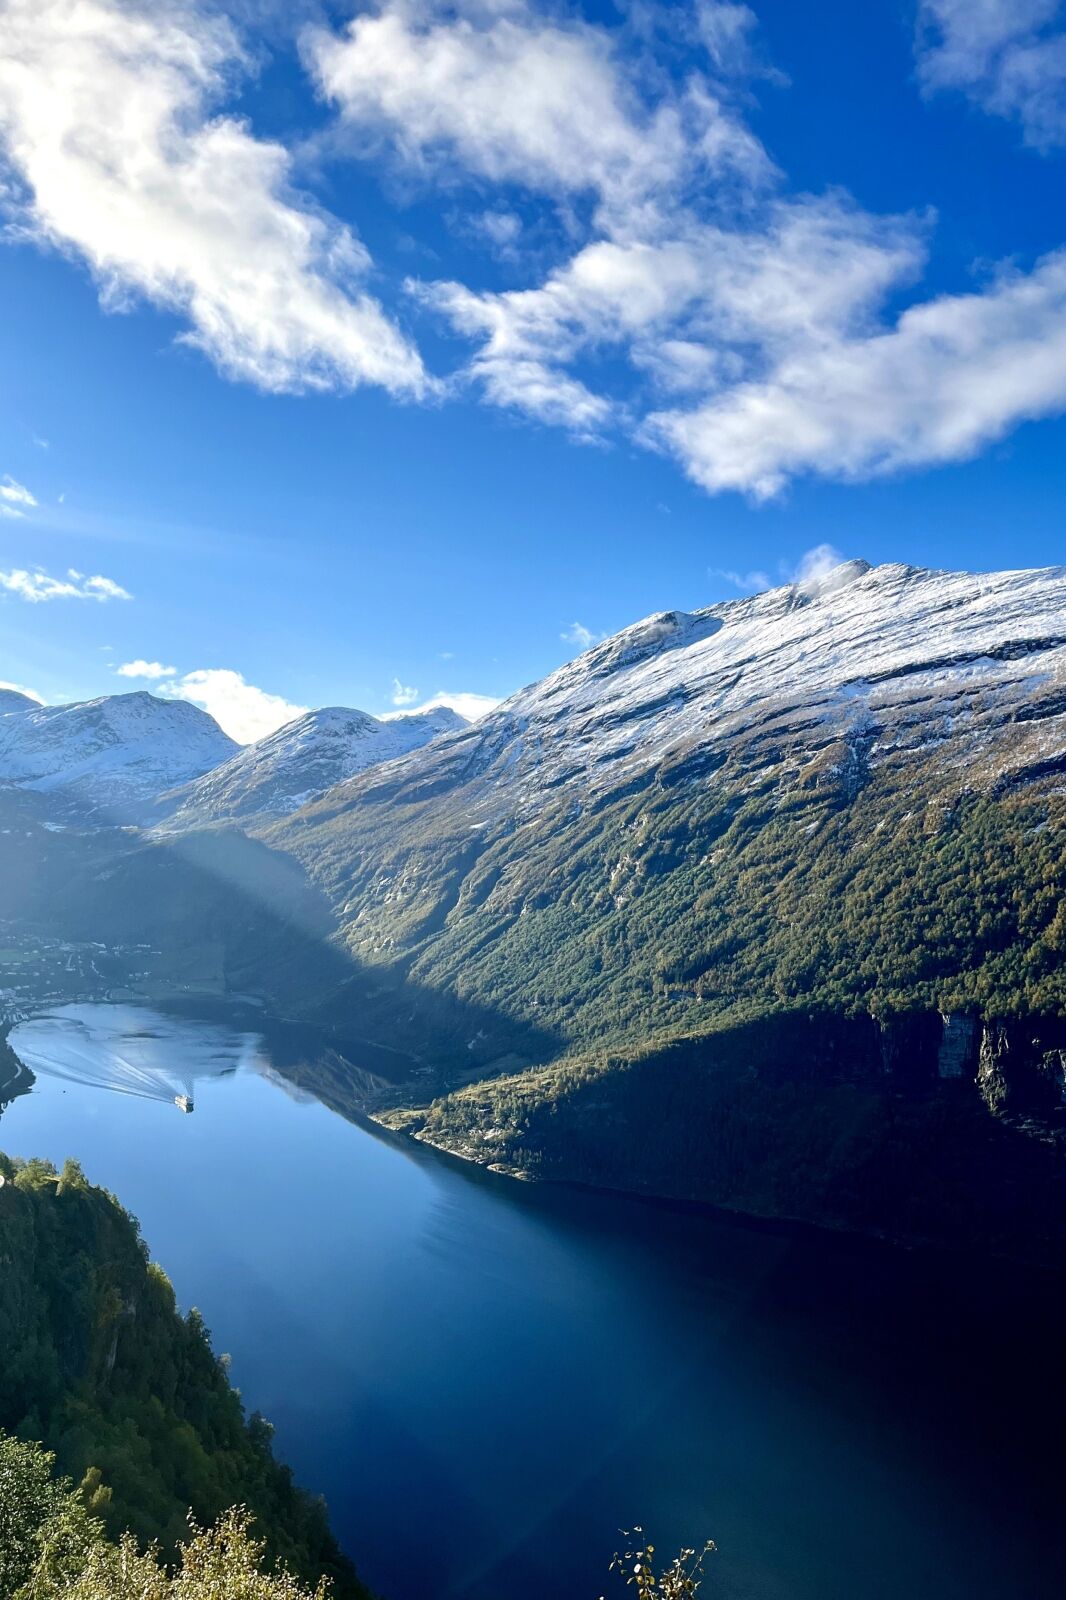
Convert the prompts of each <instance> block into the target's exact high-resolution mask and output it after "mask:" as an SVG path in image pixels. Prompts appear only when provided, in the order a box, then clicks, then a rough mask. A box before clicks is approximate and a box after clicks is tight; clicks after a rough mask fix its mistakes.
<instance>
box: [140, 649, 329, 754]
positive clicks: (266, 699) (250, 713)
mask: <svg viewBox="0 0 1066 1600" xmlns="http://www.w3.org/2000/svg"><path fill="white" fill-rule="evenodd" d="M156 692H157V693H158V694H160V695H162V696H163V697H164V698H165V699H168V700H190V701H192V703H193V705H197V706H200V707H202V709H203V710H204V711H206V712H208V713H209V715H210V716H212V717H214V719H215V721H216V722H217V723H218V725H219V727H220V728H222V729H223V731H224V732H226V733H228V734H229V736H230V738H231V739H236V740H237V742H238V744H251V743H252V742H253V741H254V740H256V739H263V738H265V737H266V735H267V734H268V733H273V732H274V731H275V730H276V729H278V728H281V727H284V726H285V724H286V723H287V722H293V721H295V719H296V718H297V717H302V716H304V715H305V713H306V712H307V710H308V709H309V708H308V707H307V706H298V705H294V704H293V703H292V702H291V701H289V700H286V699H285V698H284V697H283V696H282V695H280V694H270V693H269V692H268V691H267V690H265V689H258V688H256V686H255V684H253V683H246V682H245V680H244V677H243V676H242V674H241V673H239V672H234V671H233V670H232V669H231V668H228V667H203V668H198V669H197V670H196V671H195V672H186V673H185V674H184V676H183V677H181V678H178V679H177V680H176V681H174V682H167V683H161V684H160V686H159V688H158V690H157V691H156Z"/></svg>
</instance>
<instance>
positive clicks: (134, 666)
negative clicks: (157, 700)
mask: <svg viewBox="0 0 1066 1600" xmlns="http://www.w3.org/2000/svg"><path fill="white" fill-rule="evenodd" d="M115 671H116V673H117V674H118V676H119V677H120V678H149V679H155V678H176V677H177V675H178V669H177V667H165V666H164V665H163V663H162V662H161V661H145V660H144V659H143V658H141V657H138V658H137V660H136V661H124V662H123V663H122V665H121V666H120V667H116V668H115Z"/></svg>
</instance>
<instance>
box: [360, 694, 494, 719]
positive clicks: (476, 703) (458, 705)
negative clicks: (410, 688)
mask: <svg viewBox="0 0 1066 1600" xmlns="http://www.w3.org/2000/svg"><path fill="white" fill-rule="evenodd" d="M499 704H500V701H499V699H498V698H497V697H495V696H493V695H491V694H473V693H462V692H460V693H458V694H452V693H451V692H450V691H449V690H447V689H438V690H437V693H436V694H435V695H434V696H433V698H432V699H431V700H423V702H422V704H421V705H417V706H411V708H410V710H405V711H390V712H387V713H386V715H385V716H384V718H383V719H382V720H383V721H385V722H388V721H390V720H391V719H392V718H393V717H400V716H417V715H418V713H419V712H420V711H433V710H434V709H435V708H436V707H437V706H450V707H451V709H452V710H453V711H457V712H458V713H459V715H460V716H461V717H465V718H466V720H467V722H479V721H480V720H481V718H482V717H487V716H488V714H489V712H490V711H495V709H496V707H497V706H498V705H499Z"/></svg>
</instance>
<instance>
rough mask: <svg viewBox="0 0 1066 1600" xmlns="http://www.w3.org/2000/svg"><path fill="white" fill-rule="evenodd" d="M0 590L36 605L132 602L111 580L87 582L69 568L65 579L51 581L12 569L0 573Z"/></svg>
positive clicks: (41, 574) (44, 575) (46, 576)
mask: <svg viewBox="0 0 1066 1600" xmlns="http://www.w3.org/2000/svg"><path fill="white" fill-rule="evenodd" d="M0 589H6V590H7V591H8V593H9V594H15V595H18V597H19V599H20V600H29V601H31V602H32V603H34V604H37V603H39V602H41V601H44V600H100V601H107V600H132V599H133V596H132V595H131V594H130V593H129V591H128V590H127V589H124V588H123V587H122V585H121V584H120V583H115V581H114V580H113V579H112V578H101V577H99V576H96V577H91V578H87V577H86V576H85V574H84V573H83V572H78V571H77V570H76V569H75V568H74V567H70V568H69V569H68V571H67V575H66V577H65V578H54V577H52V576H51V574H50V573H47V572H41V571H40V569H37V570H35V571H33V572H28V571H27V570H26V569H25V568H24V567H14V568H12V569H11V570H10V571H8V572H0Z"/></svg>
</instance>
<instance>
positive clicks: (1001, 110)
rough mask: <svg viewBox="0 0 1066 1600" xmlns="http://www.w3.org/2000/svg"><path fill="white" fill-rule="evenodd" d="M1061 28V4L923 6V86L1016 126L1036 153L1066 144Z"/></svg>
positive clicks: (931, 2)
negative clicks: (957, 95) (960, 96)
mask: <svg viewBox="0 0 1066 1600" xmlns="http://www.w3.org/2000/svg"><path fill="white" fill-rule="evenodd" d="M1064 22H1066V17H1064V12H1063V7H1062V5H1061V4H1060V0H921V5H920V8H919V16H918V69H919V73H920V76H921V80H922V83H923V84H924V86H925V87H926V89H928V90H934V89H959V90H961V91H962V92H963V93H964V94H966V95H967V96H968V97H969V98H970V99H971V100H973V101H974V102H975V103H976V104H977V105H979V106H981V107H982V109H983V110H985V111H988V112H990V113H991V114H992V115H993V116H997V117H1005V118H1007V119H1008V120H1010V121H1012V122H1017V123H1020V125H1021V128H1022V134H1023V137H1024V139H1025V142H1026V143H1027V144H1030V145H1033V146H1034V147H1035V148H1036V149H1039V150H1046V149H1049V148H1050V147H1051V146H1053V145H1060V144H1063V143H1066V27H1064V26H1063V24H1064Z"/></svg>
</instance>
